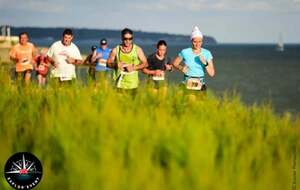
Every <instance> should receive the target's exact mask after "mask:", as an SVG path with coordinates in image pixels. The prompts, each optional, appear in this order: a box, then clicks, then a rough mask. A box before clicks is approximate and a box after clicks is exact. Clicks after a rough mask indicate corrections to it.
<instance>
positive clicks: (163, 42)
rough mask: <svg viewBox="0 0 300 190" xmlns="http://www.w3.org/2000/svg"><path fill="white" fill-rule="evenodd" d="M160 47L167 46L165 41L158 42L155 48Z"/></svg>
mask: <svg viewBox="0 0 300 190" xmlns="http://www.w3.org/2000/svg"><path fill="white" fill-rule="evenodd" d="M161 45H164V46H167V42H166V41H165V40H159V41H158V42H157V44H156V48H157V49H158V48H159V46H161Z"/></svg>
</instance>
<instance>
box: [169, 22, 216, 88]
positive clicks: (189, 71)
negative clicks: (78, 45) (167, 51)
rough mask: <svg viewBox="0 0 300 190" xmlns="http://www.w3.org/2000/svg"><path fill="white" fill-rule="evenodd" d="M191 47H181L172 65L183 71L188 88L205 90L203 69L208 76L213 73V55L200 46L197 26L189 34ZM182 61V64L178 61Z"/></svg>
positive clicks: (201, 38) (200, 41) (200, 35)
mask: <svg viewBox="0 0 300 190" xmlns="http://www.w3.org/2000/svg"><path fill="white" fill-rule="evenodd" d="M191 42H192V47H191V48H186V49H183V50H182V51H181V52H180V53H179V54H178V56H177V57H176V58H175V60H174V62H173V65H174V67H175V68H177V69H178V70H179V71H181V72H183V73H184V81H183V82H184V84H185V87H186V89H188V90H196V91H205V90H206V84H205V70H206V72H207V73H208V75H209V76H211V77H213V76H214V75H215V69H214V64H213V57H212V54H211V52H210V51H209V50H207V49H204V48H202V47H201V46H202V43H203V35H202V33H201V32H200V30H199V28H198V27H197V26H195V27H194V29H193V32H192V34H191ZM181 62H183V63H184V65H181V64H180V63H181Z"/></svg>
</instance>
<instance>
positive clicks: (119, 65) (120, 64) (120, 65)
mask: <svg viewBox="0 0 300 190" xmlns="http://www.w3.org/2000/svg"><path fill="white" fill-rule="evenodd" d="M123 65H125V64H124V63H123V62H118V65H117V67H118V69H119V70H123Z"/></svg>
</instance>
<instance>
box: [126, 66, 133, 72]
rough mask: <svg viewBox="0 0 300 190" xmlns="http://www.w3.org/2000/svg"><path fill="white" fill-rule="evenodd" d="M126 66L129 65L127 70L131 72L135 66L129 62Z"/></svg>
mask: <svg viewBox="0 0 300 190" xmlns="http://www.w3.org/2000/svg"><path fill="white" fill-rule="evenodd" d="M126 66H127V67H126V68H127V72H129V73H130V72H132V71H134V66H133V64H127V65H126Z"/></svg>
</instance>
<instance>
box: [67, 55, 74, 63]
mask: <svg viewBox="0 0 300 190" xmlns="http://www.w3.org/2000/svg"><path fill="white" fill-rule="evenodd" d="M66 61H67V63H69V64H74V63H75V59H74V58H71V57H69V56H68V57H67V59H66Z"/></svg>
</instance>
